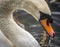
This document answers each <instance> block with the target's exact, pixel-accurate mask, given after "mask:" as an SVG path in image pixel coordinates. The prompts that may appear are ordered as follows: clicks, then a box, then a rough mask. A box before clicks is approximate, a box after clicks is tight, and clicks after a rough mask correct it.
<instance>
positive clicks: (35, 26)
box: [14, 0, 60, 47]
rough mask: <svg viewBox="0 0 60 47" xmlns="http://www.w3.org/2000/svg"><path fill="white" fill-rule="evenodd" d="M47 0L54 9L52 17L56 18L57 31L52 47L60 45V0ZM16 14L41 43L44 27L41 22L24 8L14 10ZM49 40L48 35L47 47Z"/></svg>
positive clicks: (54, 25) (54, 23) (54, 26)
mask: <svg viewBox="0 0 60 47" xmlns="http://www.w3.org/2000/svg"><path fill="white" fill-rule="evenodd" d="M46 1H47V3H48V4H49V7H50V9H51V11H52V17H53V20H54V22H53V24H52V26H53V29H54V31H55V32H56V35H55V37H54V39H53V40H52V41H51V44H50V47H60V1H59V0H57V1H55V2H50V0H46ZM14 16H16V18H18V19H19V21H20V23H22V24H24V26H25V29H26V30H27V31H29V32H30V33H31V34H32V35H33V36H34V37H35V39H36V40H37V41H38V42H39V43H40V45H41V40H42V36H43V32H44V29H43V28H42V26H41V25H40V23H39V22H37V21H36V20H35V19H34V18H33V17H32V16H31V15H30V14H28V13H26V12H25V11H22V10H17V11H16V12H14ZM48 40H49V37H48V35H47V41H46V44H45V47H48V46H47V45H48Z"/></svg>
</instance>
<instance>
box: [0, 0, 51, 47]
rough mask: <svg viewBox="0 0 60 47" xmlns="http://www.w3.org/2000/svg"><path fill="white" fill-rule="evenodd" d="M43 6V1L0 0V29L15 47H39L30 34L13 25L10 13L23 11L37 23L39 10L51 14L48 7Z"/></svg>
mask: <svg viewBox="0 0 60 47" xmlns="http://www.w3.org/2000/svg"><path fill="white" fill-rule="evenodd" d="M42 1H43V2H44V3H43V2H42ZM45 4H46V2H45V0H0V29H1V31H2V32H3V33H4V35H5V36H6V37H7V38H8V39H9V40H10V41H11V42H12V43H13V44H14V45H15V46H16V47H40V46H39V44H38V42H37V41H36V40H35V39H34V37H33V36H32V35H31V34H30V33H28V32H27V31H26V30H24V29H22V28H21V27H19V26H18V25H17V24H16V23H15V21H14V19H13V16H12V12H13V11H14V10H15V9H21V10H25V11H26V12H28V13H29V14H31V15H32V16H33V17H35V19H36V20H37V21H38V20H39V16H40V14H39V10H40V11H42V12H43V13H46V14H49V15H50V14H51V13H50V10H49V8H48V5H47V4H46V5H45ZM39 5H40V6H39ZM44 5H45V6H44ZM44 9H47V11H46V10H45V11H46V12H45V11H44Z"/></svg>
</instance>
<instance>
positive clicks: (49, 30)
mask: <svg viewBox="0 0 60 47" xmlns="http://www.w3.org/2000/svg"><path fill="white" fill-rule="evenodd" d="M46 22H47V19H43V20H40V23H41V25H42V26H43V28H44V29H45V30H46V31H47V33H48V35H49V36H50V37H53V36H54V34H55V32H54V30H53V28H52V26H51V23H49V25H47V23H46Z"/></svg>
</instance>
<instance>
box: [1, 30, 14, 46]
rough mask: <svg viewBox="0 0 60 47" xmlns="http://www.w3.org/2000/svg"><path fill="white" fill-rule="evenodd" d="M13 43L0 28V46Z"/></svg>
mask: <svg viewBox="0 0 60 47" xmlns="http://www.w3.org/2000/svg"><path fill="white" fill-rule="evenodd" d="M13 46H14V45H13V43H12V42H11V41H10V40H8V39H7V37H5V35H4V34H3V33H2V32H1V30H0V47H13Z"/></svg>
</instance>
